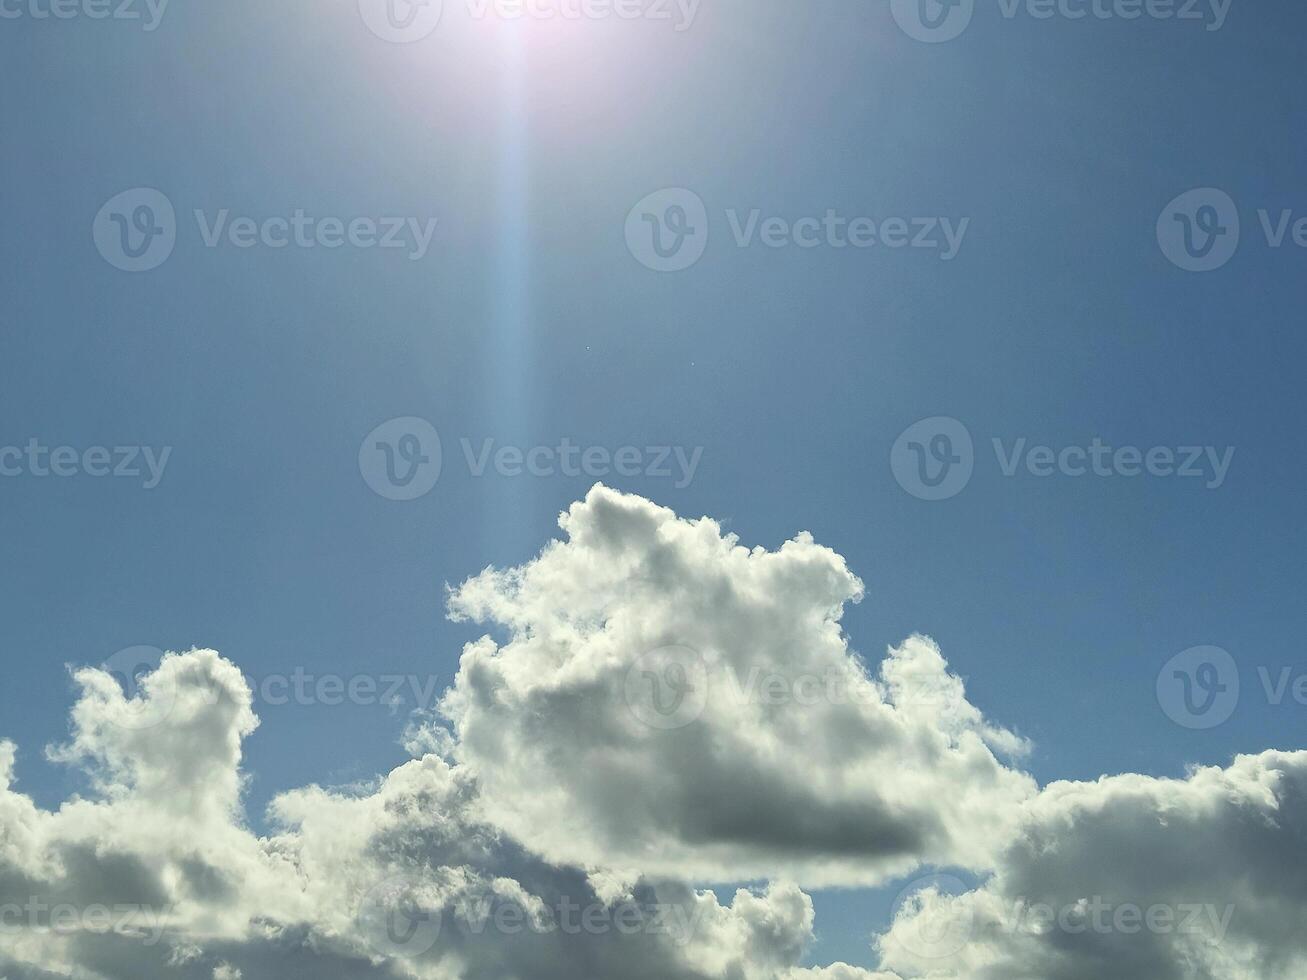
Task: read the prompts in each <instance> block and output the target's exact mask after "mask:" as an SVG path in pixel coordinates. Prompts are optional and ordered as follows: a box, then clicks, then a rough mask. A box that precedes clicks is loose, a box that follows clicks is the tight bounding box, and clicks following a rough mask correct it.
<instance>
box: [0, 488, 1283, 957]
mask: <svg viewBox="0 0 1307 980" xmlns="http://www.w3.org/2000/svg"><path fill="white" fill-rule="evenodd" d="M560 523H561V526H562V529H563V531H564V532H565V539H564V540H560V541H556V542H553V543H551V544H549V545H548V546H546V547H545V548H544V550H543V551H542V552H541V553H540V555H539V556H538V557H537V558H536V559H534V560H533V561H531V562H528V563H527V564H525V565H523V566H521V567H518V568H514V569H507V570H494V569H487V570H486V571H484V572H482V573H481V574H480V575H477V576H475V577H473V578H472V579H470V580H468V581H467V582H465V583H463V584H462V585H461V586H459V587H458V588H456V589H453V590H452V591H451V594H450V603H449V604H450V612H451V615H452V616H454V617H456V618H459V619H463V620H467V621H475V622H479V623H484V624H486V626H487V630H488V632H487V635H486V636H484V637H482V638H480V639H478V640H476V641H474V642H472V643H470V644H468V646H467V647H466V648H465V650H464V652H463V656H462V659H461V663H460V667H459V671H458V674H457V676H456V678H455V679H454V681H453V683H452V685H451V687H450V688H449V690H448V691H447V692H446V694H445V696H444V698H443V699H442V701H441V706H440V710H441V716H440V717H435V718H431V717H429V718H425V719H420V720H419V723H418V724H415V725H414V726H413V727H412V728H411V730H410V731H409V733H408V739H407V744H408V745H409V746H410V747H411V748H412V750H413V754H414V758H413V759H412V761H410V762H408V763H406V764H405V765H403V766H400V767H399V768H397V769H395V770H394V771H393V772H391V773H389V774H386V775H384V776H382V777H379V778H378V779H377V780H376V781H375V782H374V783H373V784H372V785H370V786H367V787H364V788H352V789H349V790H344V789H330V788H322V787H317V786H307V787H303V788H299V789H295V790H293V791H290V792H287V793H284V794H282V795H281V796H279V797H277V798H276V799H275V800H274V801H273V803H272V804H271V807H270V812H269V814H268V816H269V821H270V825H271V826H272V828H273V831H272V832H271V833H269V834H268V835H266V836H259V835H256V834H254V833H253V832H251V831H250V829H249V828H248V827H247V825H246V823H245V815H244V810H243V807H242V789H243V786H244V781H245V776H244V774H243V772H242V769H241V758H242V744H243V741H244V739H246V738H247V737H249V736H251V735H252V734H253V733H254V732H255V730H256V728H257V725H258V720H257V718H256V717H255V714H254V712H253V709H252V698H251V693H250V690H249V688H248V686H247V684H246V682H245V680H244V678H243V677H242V675H241V673H240V671H239V670H238V669H237V667H236V666H235V665H233V664H231V663H230V662H228V661H226V660H224V659H223V658H222V657H221V656H219V655H218V654H217V653H215V652H213V651H191V652H189V653H183V654H170V655H168V656H167V657H166V658H164V660H163V662H162V663H161V664H160V665H159V666H158V668H157V669H156V670H155V671H153V672H152V673H150V674H149V675H148V676H146V677H145V678H143V679H142V681H141V683H140V688H139V691H138V692H137V693H136V694H135V696H133V697H130V698H129V697H128V696H127V695H125V693H124V692H123V690H122V689H121V688H120V687H119V685H118V684H117V682H116V681H115V680H114V679H113V678H112V677H111V676H110V675H109V674H108V673H106V672H104V671H102V670H95V669H85V670H80V671H77V672H76V673H75V675H74V680H75V681H76V684H77V685H78V687H79V690H80V694H79V696H78V698H77V700H76V703H75V704H74V706H73V709H72V713H71V725H70V733H69V737H68V739H67V740H66V742H64V743H63V744H60V745H57V746H53V747H50V748H49V749H48V750H47V751H48V755H49V757H50V758H51V759H52V760H54V761H57V762H60V763H63V764H67V765H72V766H77V767H80V768H81V769H82V770H83V771H84V772H85V773H86V776H87V778H88V785H89V786H90V791H89V792H88V794H87V795H86V797H74V798H72V799H69V800H68V801H66V802H65V803H64V804H63V805H62V806H60V807H59V808H58V809H57V810H54V811H47V810H43V809H41V808H39V807H37V806H36V805H35V804H34V803H33V802H32V800H31V799H30V798H29V797H27V796H25V795H24V794H23V793H22V792H21V791H20V789H19V787H18V786H17V784H16V781H15V772H16V759H17V749H16V747H15V746H14V744H13V743H11V742H3V741H0V977H6V978H8V980H28V978H42V980H44V978H49V977H79V978H80V977H85V978H93V980H118V978H123V980H127V978H130V980H154V978H164V977H179V978H186V980H191V978H203V980H263V978H275V980H287V978H290V980H293V978H298V977H304V978H309V977H313V978H328V980H330V978H333V977H342V978H343V977H351V978H365V977H378V978H431V980H481V978H486V980H491V978H493V980H513V978H524V980H525V978H530V980H541V978H544V980H548V978H554V977H557V978H560V980H562V978H568V980H572V978H576V977H586V978H591V980H606V978H614V980H615V978H619V977H620V978H623V980H640V978H649V980H655V978H658V980H668V978H670V980H678V978H686V980H900V978H902V980H907V978H918V977H932V978H948V980H998V978H1004V980H1007V978H1040V980H1088V978H1091V977H1092V978H1099V977H1103V976H1111V977H1114V978H1120V980H1252V978H1257V980H1281V978H1286V980H1287V978H1290V977H1297V976H1301V975H1303V972H1304V965H1305V964H1304V957H1305V955H1307V951H1305V950H1304V940H1303V938H1302V937H1303V936H1305V935H1307V930H1304V928H1303V927H1304V925H1307V922H1305V921H1304V917H1305V916H1307V913H1305V912H1304V910H1305V909H1307V901H1304V899H1305V898H1307V896H1305V895H1304V892H1305V891H1307V884H1304V880H1305V879H1304V878H1303V876H1302V874H1301V870H1300V869H1301V868H1302V866H1303V862H1304V858H1307V814H1305V813H1304V800H1305V798H1307V796H1305V791H1307V754H1304V753H1287V754H1286V753H1266V754H1264V755H1261V756H1257V757H1241V758H1239V759H1237V760H1236V761H1235V762H1234V763H1233V764H1232V765H1231V766H1230V767H1229V768H1228V769H1201V770H1196V771H1194V772H1193V773H1191V775H1190V776H1189V777H1188V778H1187V779H1184V780H1157V779H1150V778H1146V777H1142V776H1130V775H1126V776H1119V777H1113V778H1107V779H1103V780H1101V781H1099V782H1097V783H1088V784H1071V783H1055V784H1053V785H1050V786H1048V787H1047V788H1044V789H1042V790H1041V789H1040V788H1039V787H1038V786H1036V784H1035V783H1034V781H1033V780H1032V779H1031V778H1030V777H1029V776H1028V775H1026V774H1025V773H1023V772H1022V771H1021V770H1020V768H1019V760H1020V757H1021V755H1022V753H1023V751H1024V750H1025V748H1026V746H1025V744H1024V742H1023V741H1022V740H1021V739H1020V738H1019V737H1017V736H1016V735H1014V734H1012V733H1011V732H1010V731H1008V730H1006V729H1004V728H1002V727H1000V726H998V725H996V724H994V723H992V722H990V721H988V720H987V719H986V718H984V716H983V715H982V714H981V712H980V711H979V710H978V709H977V708H975V707H974V706H973V705H971V704H970V703H969V702H968V701H967V698H966V694H965V690H964V687H963V685H962V683H961V681H960V680H958V679H957V678H956V677H954V676H953V675H951V674H950V673H949V671H948V668H947V665H946V663H945V661H944V658H943V656H942V655H941V652H940V650H939V649H938V648H937V647H936V646H935V644H934V643H933V642H932V641H930V640H929V639H927V638H925V637H913V638H910V639H908V640H907V641H905V642H904V643H903V644H901V645H900V646H898V647H897V648H894V649H891V650H890V651H889V652H888V654H887V655H886V656H885V657H884V659H883V660H881V661H880V662H879V663H877V664H875V665H871V664H868V663H867V662H865V661H864V660H863V658H861V657H860V656H859V655H858V654H857V653H856V652H855V651H854V650H853V649H852V648H851V647H850V644H849V640H848V638H847V637H846V636H845V635H844V634H843V632H842V631H841V629H840V617H841V614H842V611H843V609H844V606H845V604H846V603H848V602H853V601H857V600H858V599H859V598H860V596H861V594H862V583H861V582H860V581H859V580H858V579H857V578H856V577H855V576H854V575H853V574H852V573H851V572H850V571H849V570H848V568H847V567H846V565H845V563H844V561H843V559H842V558H840V556H839V555H838V554H836V553H835V552H833V551H831V550H830V549H828V548H824V547H821V546H819V545H817V544H816V543H815V542H814V541H813V540H812V539H811V537H810V536H808V535H799V536H798V537H796V538H795V539H794V540H792V541H790V542H787V543H786V544H785V545H783V546H782V547H781V548H780V549H778V550H776V551H771V552H769V551H766V550H763V549H759V548H755V549H752V550H750V549H746V548H744V547H742V546H741V545H740V544H739V543H738V542H737V541H736V540H735V538H734V537H733V536H731V535H728V534H723V532H722V530H721V528H720V527H719V526H718V525H717V524H716V523H714V522H713V521H711V520H708V519H706V518H705V519H701V520H693V521H692V520H683V519H680V518H678V517H676V516H675V515H674V514H672V513H671V512H670V511H668V510H665V509H663V508H660V507H657V506H655V505H653V504H652V503H650V502H648V501H645V500H642V499H640V498H638V497H631V496H625V495H621V494H618V493H615V492H613V491H611V490H607V489H605V488H603V487H596V488H595V489H594V490H593V491H592V492H591V493H590V494H589V495H588V496H587V498H586V499H585V500H584V501H582V502H579V503H577V504H575V505H574V506H573V507H572V508H571V509H570V510H569V511H568V512H567V513H566V514H564V515H563V517H562V518H561V522H560ZM936 868H945V869H946V870H947V869H949V868H951V869H955V870H957V872H958V873H959V874H962V873H964V872H965V873H966V876H967V878H968V880H969V881H971V882H975V881H979V882H980V884H979V885H978V886H973V887H971V888H970V889H968V887H967V886H964V885H962V883H961V882H957V881H954V882H953V886H952V887H941V886H940V882H942V881H946V880H947V879H944V878H940V879H932V882H934V884H932V886H931V887H928V888H925V889H924V890H918V891H915V892H913V893H911V894H909V895H908V897H907V898H905V900H904V901H903V902H902V903H901V904H900V906H899V907H898V909H897V912H896V914H895V916H894V919H893V921H892V923H891V924H890V927H889V929H888V930H887V932H886V933H885V935H883V936H880V937H876V938H875V939H874V949H875V956H876V958H877V959H878V962H879V970H880V971H881V972H878V973H873V972H869V971H867V970H865V969H860V968H857V967H853V966H848V965H845V964H833V965H830V966H826V967H820V968H816V967H806V966H804V965H803V964H805V963H806V951H807V950H808V948H809V947H810V945H811V943H812V941H813V938H814V927H815V926H814V914H813V905H812V902H811V900H810V898H809V896H808V895H807V894H805V892H804V891H803V890H802V889H803V888H811V887H825V886H829V885H867V884H877V883H884V882H889V881H895V882H897V881H899V880H906V879H908V878H910V877H911V876H912V875H920V874H925V873H928V872H933V870H934V869H936ZM742 881H743V882H753V883H755V884H754V885H753V886H752V887H745V888H738V889H737V890H735V891H734V895H733V897H732V898H731V900H730V901H729V903H726V902H724V901H722V900H721V899H719V898H718V896H717V893H716V892H714V891H712V890H709V889H708V888H707V887H706V886H709V885H716V886H719V887H725V888H727V890H730V889H732V888H735V886H736V884H737V883H739V882H742ZM896 887H897V884H896ZM869 929H870V923H869Z"/></svg>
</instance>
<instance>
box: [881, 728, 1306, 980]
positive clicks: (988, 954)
mask: <svg viewBox="0 0 1307 980" xmlns="http://www.w3.org/2000/svg"><path fill="white" fill-rule="evenodd" d="M1305 865H1307V753H1304V752H1298V753H1293V754H1283V753H1278V752H1268V753H1266V754H1264V755H1260V756H1244V757H1240V758H1239V759H1237V760H1236V761H1235V762H1234V764H1233V765H1231V766H1230V767H1229V768H1228V769H1219V768H1202V769H1197V770H1195V771H1194V772H1192V773H1191V774H1190V776H1189V777H1188V778H1187V779H1184V780H1167V779H1152V778H1148V777H1144V776H1133V775H1128V776H1117V777H1113V778H1105V779H1102V780H1100V781H1098V782H1096V783H1055V784H1053V785H1051V786H1049V787H1048V788H1047V789H1046V790H1045V791H1044V792H1043V793H1042V794H1040V796H1039V797H1038V799H1036V800H1034V801H1032V802H1031V803H1030V804H1029V806H1028V807H1027V808H1026V813H1025V816H1024V818H1023V821H1022V826H1021V830H1020V833H1019V834H1018V835H1017V836H1016V838H1015V839H1014V841H1013V842H1012V843H1011V845H1010V846H1009V848H1008V850H1007V853H1006V854H1005V855H1004V858H1003V861H1002V862H1001V867H1000V870H999V871H998V872H997V874H995V875H994V876H993V878H992V879H991V880H989V881H988V882H987V883H986V884H985V886H984V887H983V888H980V889H978V890H975V891H971V892H964V893H962V894H948V890H947V889H939V888H930V889H927V890H925V891H923V892H922V893H920V894H918V895H916V896H915V897H914V898H913V899H912V900H910V901H909V902H906V903H905V904H904V906H903V910H902V913H901V914H900V916H899V918H898V919H897V920H896V922H895V923H894V925H893V928H892V929H891V930H890V931H889V933H888V934H887V935H886V936H884V937H883V938H882V940H881V943H880V946H881V950H882V953H883V956H884V961H885V965H886V966H888V967H891V968H894V969H896V970H898V971H899V972H901V973H902V974H903V975H904V976H912V977H917V976H930V977H937V978H940V980H944V978H950V980H952V978H956V980H1007V978H1012V977H1038V978H1040V980H1090V978H1097V977H1103V976H1111V977H1113V978H1116V980H1288V978H1296V977H1301V976H1303V975H1304V974H1305V973H1307V879H1305V878H1304V876H1303V873H1302V869H1303V867H1304V866H1305Z"/></svg>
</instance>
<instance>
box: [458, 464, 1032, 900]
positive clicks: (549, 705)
mask: <svg viewBox="0 0 1307 980" xmlns="http://www.w3.org/2000/svg"><path fill="white" fill-rule="evenodd" d="M560 524H561V526H562V528H563V530H564V531H565V532H566V534H567V540H566V541H557V542H554V543H552V544H551V545H550V546H549V547H547V548H546V549H545V550H544V551H543V552H542V553H541V554H540V556H539V557H538V558H536V559H535V560H534V561H531V562H529V563H527V564H525V565H523V566H521V567H519V568H513V569H508V570H505V571H501V570H495V569H488V570H487V571H485V572H484V573H482V574H481V575H479V576H477V577H475V578H473V579H472V580H470V581H468V582H466V583H465V584H463V585H462V586H461V587H460V588H458V589H456V590H455V591H454V592H453V594H452V596H451V600H450V607H451V610H452V613H453V615H454V616H456V617H459V618H464V619H470V620H475V621H477V622H488V623H490V624H491V625H492V627H493V628H494V630H495V631H496V633H497V634H498V636H499V639H498V641H497V640H496V639H494V638H492V637H490V636H487V637H485V638H483V639H482V640H480V641H479V642H477V643H473V644H471V645H469V646H468V648H467V649H466V650H465V652H464V654H463V658H462V664H461V669H460V670H459V674H458V678H457V681H456V683H455V685H454V688H453V689H452V690H451V691H450V692H449V694H448V695H447V696H446V698H445V699H444V701H443V703H442V710H443V712H444V713H445V715H446V716H447V717H448V719H449V720H450V721H451V722H452V725H453V729H454V735H455V738H454V742H453V754H454V756H455V757H456V758H457V760H458V762H459V763H460V764H461V765H463V766H465V767H466V768H467V769H468V770H470V771H471V772H473V773H474V774H475V775H476V778H477V780H478V782H479V783H480V786H481V789H482V793H483V796H484V801H485V805H486V808H487V812H488V813H489V815H490V817H491V819H492V820H493V821H494V822H495V823H496V824H497V825H499V826H503V827H505V828H507V829H508V830H509V831H510V832H511V833H512V834H513V836H514V837H516V838H517V839H519V840H521V841H524V842H525V843H527V844H528V845H529V846H530V847H531V848H533V849H534V850H536V851H538V852H539V853H541V854H543V855H545V856H547V857H549V858H551V859H553V860H557V861H563V862H567V863H572V864H577V865H581V866H587V867H589V866H597V867H618V868H620V867H631V868H637V869H639V870H641V871H645V872H655V873H660V874H666V875H671V876H677V877H684V878H688V879H691V880H697V881H732V880H747V879H754V878H763V877H770V876H775V875H781V876H784V877H786V878H789V879H792V880H796V881H799V882H800V883H803V884H808V885H814V886H823V885H831V884H845V885H848V884H869V883H876V882H879V881H882V880H884V879H885V878H887V877H889V876H891V875H894V874H899V873H903V872H905V871H907V870H910V869H911V868H913V867H915V866H917V865H918V864H919V863H920V862H922V861H928V862H932V863H936V864H945V865H963V866H966V867H972V868H987V867H990V866H991V865H992V862H993V860H994V858H995V851H994V846H995V844H996V843H998V842H1001V841H1002V840H1004V839H1005V838H1006V837H1007V836H1008V835H1009V833H1010V831H1011V829H1012V824H1011V819H1012V817H1013V816H1014V815H1015V813H1016V812H1017V809H1018V804H1019V803H1021V802H1022V801H1023V800H1025V799H1027V798H1028V797H1029V796H1031V795H1033V793H1034V792H1035V784H1034V783H1033V781H1032V780H1031V779H1030V778H1029V777H1028V776H1026V775H1024V774H1023V773H1021V772H1019V771H1017V770H1016V769H1013V768H1010V767H1009V766H1008V765H1005V764H1004V762H1003V761H1001V759H1000V756H1004V755H1006V756H1011V755H1014V754H1017V753H1019V752H1020V751H1021V750H1022V748H1023V745H1022V743H1021V741H1020V740H1019V739H1017V738H1016V737H1015V736H1013V735H1011V734H1010V733H1008V732H1006V731H1003V730H1001V729H999V728H996V727H994V726H991V725H989V724H987V723H986V722H985V720H984V718H983V717H982V716H981V714H980V712H979V711H978V710H976V709H975V708H974V707H973V706H972V705H971V704H969V703H968V702H967V700H966V696H965V692H964V690H963V686H962V683H961V682H960V681H959V680H958V679H957V678H955V677H953V676H951V675H950V674H949V673H948V670H947V665H946V664H945V662H944V659H943V657H942V656H941V655H940V652H939V650H938V649H937V648H936V647H935V645H934V644H933V643H932V642H931V641H929V640H927V639H924V638H921V637H916V638H913V639H911V640H909V641H908V642H907V643H905V644H904V645H903V646H902V647H900V648H899V649H896V650H892V651H890V655H889V657H888V659H887V660H886V661H885V662H884V663H883V664H881V665H880V669H879V673H878V674H876V673H873V672H872V671H870V670H869V669H868V667H867V666H866V664H864V662H863V661H862V659H861V658H859V657H858V656H857V655H856V654H855V653H854V652H853V651H851V650H850V648H849V645H848V642H847V639H846V638H845V636H844V635H843V633H842V632H841V629H840V617H841V615H842V611H843V608H844V605H845V604H846V603H848V602H850V601H857V600H858V599H860V598H861V596H862V583H861V582H860V581H859V580H858V579H857V577H856V576H854V575H853V574H852V573H851V572H850V571H849V569H848V567H847V566H846V565H845V563H844V560H843V559H842V558H841V557H840V556H839V555H838V554H836V553H835V552H833V551H831V550H830V549H829V548H825V547H822V546H820V545H818V544H816V543H814V542H813V540H812V538H811V536H810V535H807V534H801V535H799V536H798V537H796V538H794V539H793V540H792V541H789V542H787V543H785V544H784V545H783V546H782V547H781V548H780V549H779V550H777V551H774V552H769V551H766V550H764V549H761V548H755V549H753V550H749V549H747V548H745V547H742V546H741V545H740V544H739V543H738V542H737V540H736V538H735V537H734V536H733V535H729V534H723V533H722V530H721V528H720V527H719V526H718V525H717V524H716V523H715V522H713V521H711V520H708V519H706V518H705V519H703V520H682V519H678V518H677V516H676V515H675V514H673V513H672V512H671V511H670V510H666V509H664V508H661V507H657V506H655V505H653V504H652V503H650V502H648V501H647V500H643V499H641V498H639V497H632V496H626V495H622V494H619V493H616V492H614V491H611V490H608V489H606V488H604V487H596V488H595V489H594V490H592V491H591V492H590V494H589V495H588V496H587V497H586V499H585V500H584V501H583V502H580V503H577V504H575V505H574V506H573V507H572V508H571V510H570V511H569V512H568V513H566V514H564V515H563V517H562V519H561V521H560ZM564 813H565V814H566V815H567V819H566V820H560V819H558V814H564Z"/></svg>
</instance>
